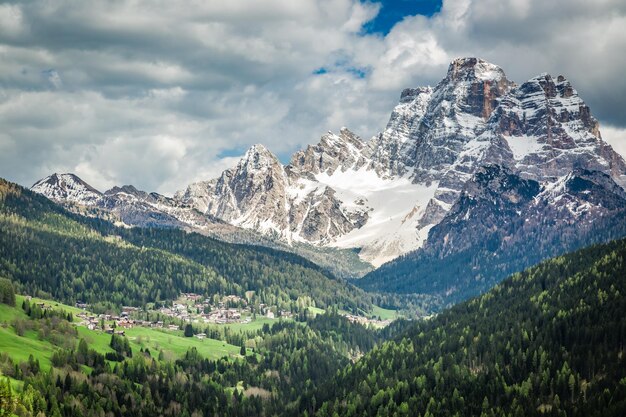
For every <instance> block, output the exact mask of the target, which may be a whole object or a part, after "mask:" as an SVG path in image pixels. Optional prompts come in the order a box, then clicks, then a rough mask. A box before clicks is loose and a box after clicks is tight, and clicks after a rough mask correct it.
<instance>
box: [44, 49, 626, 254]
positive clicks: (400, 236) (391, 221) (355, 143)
mask: <svg viewBox="0 0 626 417" xmlns="http://www.w3.org/2000/svg"><path fill="white" fill-rule="evenodd" d="M486 166H500V167H503V169H506V170H508V171H507V172H510V173H511V175H514V176H516V177H519V179H520V181H534V182H535V183H536V184H537V186H538V187H539V189H541V190H544V191H543V192H544V193H545V192H548V191H547V190H552V191H551V192H555V191H554V190H557V188H558V187H557V185H555V184H560V182H562V181H564V178H566V177H567V176H568V175H570V174H571V173H572V172H575V171H576V172H579V171H580V172H582V171H581V170H585V171H589V172H597V173H601V174H604V175H605V176H606V178H608V180H607V181H609V182H613V183H614V184H618V185H619V186H621V187H624V186H625V185H626V163H625V162H624V160H623V159H622V158H621V157H620V156H619V155H618V154H617V153H616V152H614V151H613V149H612V148H611V147H610V146H609V145H608V144H607V143H605V142H604V141H603V140H602V138H601V135H600V131H599V126H598V122H597V121H596V120H595V119H594V118H593V117H592V116H591V112H590V110H589V108H588V107H587V106H586V105H585V103H584V102H583V100H582V99H581V98H580V97H579V95H578V94H577V92H576V90H574V88H573V87H572V86H571V84H570V83H569V82H568V81H567V80H566V79H565V78H564V77H562V76H558V77H556V78H553V77H552V76H550V75H548V74H542V75H540V76H537V77H535V78H533V79H531V80H529V81H527V82H525V83H523V84H521V85H519V86H518V85H516V84H515V83H514V82H512V81H510V80H509V79H508V78H507V77H506V75H505V73H504V71H503V70H502V69H501V68H500V67H498V66H496V65H494V64H491V63H488V62H485V61H483V60H480V59H477V58H460V59H457V60H454V61H453V62H452V63H451V64H450V66H449V69H448V72H447V74H446V76H445V78H444V79H443V80H442V81H441V82H440V83H439V84H437V85H436V86H435V87H418V88H410V89H406V90H404V91H403V92H402V94H401V96H400V103H399V104H398V105H397V106H396V107H395V108H394V109H393V111H392V114H391V118H390V120H389V122H388V124H387V127H386V128H385V129H384V131H383V132H382V133H380V134H378V135H376V136H374V137H373V138H372V139H370V140H367V141H366V140H363V139H361V138H359V137H358V136H357V135H355V134H354V133H352V132H351V131H349V130H348V129H346V128H343V129H341V131H340V132H339V134H334V133H331V132H329V133H327V134H326V135H324V136H322V138H321V139H320V141H319V143H318V144H316V145H312V146H308V147H307V148H306V149H305V150H303V151H299V152H296V153H295V154H294V155H293V157H292V158H291V160H290V162H289V163H288V164H286V165H283V164H282V163H281V162H280V161H279V160H278V159H277V158H276V157H275V156H274V155H273V154H272V153H271V152H270V151H269V150H268V149H266V148H265V147H264V146H262V145H255V146H253V147H252V148H250V149H249V150H248V151H247V152H246V154H245V155H244V157H243V158H242V159H241V161H239V163H238V164H237V165H236V166H235V167H233V168H231V169H228V170H226V171H224V172H223V173H222V174H221V175H220V177H219V178H216V179H210V180H207V181H202V182H198V183H194V184H191V185H189V186H188V187H187V188H186V189H185V190H182V191H180V192H178V193H176V195H175V196H174V197H173V198H167V197H164V196H159V195H156V194H147V193H142V194H141V195H138V193H136V192H135V191H136V190H134V191H133V190H129V189H124V188H122V189H113V190H111V191H110V192H107V193H104V194H102V195H100V194H98V193H97V191H96V192H95V193H94V191H95V190H91V191H92V194H89V196H88V194H87V193H86V192H83V191H80V192H79V191H74V188H72V187H70V189H71V190H70V191H63V190H65V189H67V187H65V188H62V187H60V189H59V190H57V189H56V187H55V186H53V185H51V186H46V187H42V186H41V185H39V184H40V183H41V181H40V182H39V183H37V184H36V185H35V186H34V187H33V189H34V190H35V191H38V192H41V193H42V194H44V195H47V196H49V197H51V198H54V199H56V200H57V201H58V200H65V201H68V202H73V203H80V202H81V201H82V202H83V203H84V204H85V205H94V204H95V205H100V206H103V207H105V208H109V207H113V208H115V207H119V204H121V203H120V202H122V201H123V202H124V204H122V205H123V206H124V207H128V206H129V202H135V201H136V204H135V206H132V207H134V208H133V213H137V212H138V211H140V208H139V206H141V205H147V206H148V210H157V211H158V212H159V213H163V215H165V216H167V217H165V218H166V219H168V220H167V221H166V223H167V222H169V219H172V221H173V222H180V223H183V224H185V225H186V226H188V227H206V224H204V225H203V222H209V223H211V222H214V221H216V220H221V221H223V222H226V223H228V224H230V225H233V226H237V227H240V228H243V229H248V230H253V231H257V232H259V233H261V234H263V235H265V236H269V237H271V238H273V239H278V240H280V241H283V242H286V243H287V244H294V243H308V244H312V245H317V246H322V247H337V248H359V249H360V252H359V256H360V257H361V258H362V259H364V260H366V261H368V262H370V263H372V264H373V265H375V266H378V265H380V264H382V263H384V262H387V261H390V260H392V259H394V258H396V257H398V256H399V255H402V254H405V253H408V252H411V251H413V250H416V249H418V248H420V247H422V246H424V245H426V246H429V245H431V240H432V239H435V238H437V239H438V238H442V239H443V238H445V236H439V235H437V233H431V234H430V235H429V233H430V232H431V230H434V229H433V228H435V227H437V225H439V224H442V222H444V221H447V220H446V219H448V220H449V219H450V216H452V211H451V210H453V208H454V209H455V210H456V209H457V208H458V207H457V205H458V203H459V201H460V199H461V197H462V196H463V195H465V194H464V193H466V192H467V186H469V185H471V183H472V181H474V180H475V176H476V175H477V174H478V173H480V172H482V171H481V170H482V169H483V168H484V167H486ZM42 181H44V182H46V183H48V180H47V179H46V180H42ZM75 182H76V181H75ZM50 184H55V183H54V181H53V182H52V183H50ZM83 184H84V183H83ZM605 186H607V187H609V185H607V184H605ZM616 186H617V185H616ZM89 188H90V187H89ZM609 188H610V187H609ZM618 188H619V187H618ZM81 190H82V189H81ZM81 193H82V194H81ZM538 193H539V191H538ZM83 195H84V200H83ZM537 195H539V194H537ZM542 195H543V194H542ZM129 196H132V198H131V197H129ZM113 197H115V198H114V199H113V201H110V200H111V199H112V198H113ZM518 197H519V196H518ZM133 198H134V199H135V200H132V199H133ZM512 198H517V197H512ZM534 198H538V197H535V196H534V197H533V199H534ZM103 199H104V200H107V201H108V202H107V203H106V204H104V203H97V202H99V201H102V200H103ZM129 199H130V200H129ZM131 200H132V201H131ZM565 200H566V199H565V198H561V199H557V198H553V199H552V200H550V204H553V205H557V206H558V205H560V204H565V202H564V201H565ZM577 201H578V200H577ZM587 203H588V204H590V205H592V206H593V205H597V204H600V203H598V202H593V201H589V202H587ZM576 204H578V203H576ZM513 206H514V205H512V206H510V207H508V208H511V210H513V209H512V207H513ZM529 207H530V206H529ZM529 210H531V211H532V209H529ZM118 211H120V212H121V211H123V210H122V209H119V208H118ZM519 211H520V210H513V211H510V212H511V213H518V212H519ZM589 212H590V213H596V212H597V213H600V211H596V210H590V211H589ZM517 215H519V214H517ZM528 215H529V216H530V212H528ZM553 215H555V216H556V215H558V213H557V212H554V213H553ZM598 215H600V214H598ZM127 217H129V216H127ZM203 219H204V220H203ZM206 219H209V220H206ZM164 221H165V220H164ZM440 229H441V228H439V229H437V230H440ZM436 236H439V237H436Z"/></svg>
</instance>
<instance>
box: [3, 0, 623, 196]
mask: <svg viewBox="0 0 626 417" xmlns="http://www.w3.org/2000/svg"><path fill="white" fill-rule="evenodd" d="M625 27H626V2H624V1H623V0H594V1H589V0H550V1H546V0H480V1H479V0H474V1H472V0H444V1H443V3H442V2H440V1H437V0H396V1H382V2H380V1H379V2H377V1H367V2H362V1H359V0H318V1H314V0H298V1H293V0H263V1H260V0H229V1H223V0H197V1H185V2H183V1H178V0H162V1H158V0H156V1H155V0H150V1H142V0H115V1H102V2H87V1H82V0H75V1H64V0H41V1H38V0H33V1H29V2H15V3H11V2H1V3H0V176H1V177H4V178H7V179H10V180H12V181H16V182H18V183H20V184H23V185H26V186H30V185H31V184H32V183H33V182H35V181H36V180H37V179H39V178H41V177H44V176H46V175H48V174H50V173H52V172H74V173H76V174H78V175H79V176H81V177H82V178H83V179H85V180H86V181H87V182H89V183H90V184H92V185H94V186H95V187H97V188H99V189H101V190H104V189H107V188H108V187H110V186H112V185H121V184H129V183H132V184H134V185H136V186H137V187H139V188H142V189H145V190H148V191H159V192H162V193H166V194H171V193H173V192H174V191H176V190H177V189H180V188H183V187H184V186H185V185H186V184H188V183H190V182H192V181H196V180H201V179H208V178H211V177H214V176H216V175H218V174H219V173H220V172H221V171H222V170H223V169H224V168H226V167H229V166H231V165H233V164H234V163H235V161H236V160H237V159H238V157H239V156H241V155H242V154H243V153H244V152H245V150H246V149H247V148H248V147H249V146H250V145H252V144H254V143H263V144H265V145H266V146H267V147H268V148H269V149H270V150H272V151H273V152H274V153H276V154H277V155H278V156H279V157H280V158H281V159H282V160H287V159H288V158H289V155H290V154H291V153H292V152H294V151H295V150H297V149H300V148H302V147H303V146H305V145H306V144H310V143H315V142H317V140H318V139H319V137H320V136H321V135H322V134H323V133H324V132H326V131H327V130H335V131H336V130H338V129H339V128H340V127H341V126H347V127H349V128H350V129H352V130H354V131H355V132H357V133H358V134H360V135H361V136H363V137H365V138H369V137H371V136H372V135H373V134H375V133H377V132H378V131H380V130H381V129H383V128H384V126H385V124H386V121H387V118H388V117H389V113H390V111H391V109H392V107H393V105H394V104H395V103H396V101H397V100H398V97H399V94H400V91H401V90H402V89H403V88H405V87H412V86H418V85H425V84H431V85H432V84H436V83H437V81H439V80H440V79H441V78H443V76H444V75H445V72H446V69H447V65H448V63H449V62H450V60H452V59H453V58H455V57H459V56H479V57H482V58H484V59H487V60H489V61H491V62H494V63H497V64H499V65H500V66H501V67H502V68H503V69H504V70H505V72H506V73H507V75H508V76H509V78H511V79H513V80H515V81H517V82H523V81H525V80H527V79H529V78H531V77H532V76H534V75H537V74H539V73H542V72H550V73H552V74H554V75H558V74H564V75H565V76H566V77H567V78H569V79H570V80H571V81H572V83H573V85H574V87H575V88H576V89H577V90H578V92H579V93H580V94H581V96H582V97H583V99H585V100H586V101H587V103H588V104H589V106H590V107H591V109H592V113H593V114H594V115H595V116H596V117H597V118H598V119H599V120H600V123H601V126H602V127H601V130H602V133H603V136H604V137H605V139H607V140H609V141H610V142H611V143H612V144H613V145H614V146H615V148H616V149H618V150H619V151H620V152H622V154H626V71H625V70H626V53H624V52H626V31H624V28H625Z"/></svg>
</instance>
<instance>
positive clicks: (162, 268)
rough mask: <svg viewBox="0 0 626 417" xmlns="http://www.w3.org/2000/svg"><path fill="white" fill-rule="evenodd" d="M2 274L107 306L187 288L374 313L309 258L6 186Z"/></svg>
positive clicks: (283, 304) (26, 289) (0, 211)
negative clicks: (140, 223)
mask: <svg viewBox="0 0 626 417" xmlns="http://www.w3.org/2000/svg"><path fill="white" fill-rule="evenodd" d="M0 225H1V227H0V275H2V276H5V277H7V278H10V279H11V280H12V281H13V282H14V283H16V284H17V285H19V287H18V291H19V292H22V293H27V294H37V293H41V295H43V296H46V297H48V298H55V299H57V300H61V301H65V302H68V303H74V302H76V301H83V302H87V303H90V304H98V303H100V304H107V305H108V306H112V305H113V306H121V305H137V306H142V305H144V304H145V303H148V302H152V301H156V300H171V299H175V298H176V297H178V295H179V294H180V293H181V292H195V293H199V294H207V295H208V294H216V293H219V294H223V295H225V294H237V295H240V296H245V293H246V291H255V293H256V295H257V297H258V299H259V302H261V303H266V304H272V305H277V306H278V307H279V308H284V309H287V310H288V309H298V308H302V307H306V306H308V305H314V306H317V307H321V308H325V307H327V306H331V305H336V306H338V307H339V308H343V309H346V310H349V311H355V312H356V311H358V310H367V311H369V310H370V309H371V306H372V304H371V297H370V296H368V295H367V294H366V293H365V292H363V291H362V290H359V289H357V288H356V287H354V286H352V285H350V284H347V283H344V282H342V281H340V280H337V279H335V278H334V276H332V275H331V274H330V273H327V272H326V271H324V270H322V269H321V268H319V267H318V266H316V265H315V264H313V263H311V262H310V261H307V260H305V259H304V258H301V257H299V256H296V255H293V254H289V253H284V252H280V251H277V250H272V249H265V248H256V247H249V246H241V245H234V244H228V243H224V242H219V241H216V240H214V239H211V238H208V237H205V236H201V235H198V234H195V233H186V232H183V231H180V230H166V229H149V230H144V229H141V228H128V229H124V228H118V227H115V226H113V225H112V224H111V223H109V222H106V221H103V220H100V219H94V218H87V217H83V216H79V215H76V214H72V213H69V212H67V211H66V210H65V209H63V208H61V207H60V206H58V205H56V204H54V203H53V202H51V201H50V200H48V199H46V198H44V197H42V196H40V195H37V194H35V193H33V192H31V191H29V190H27V189H24V188H22V187H20V186H18V185H15V184H12V183H9V182H6V181H4V180H0Z"/></svg>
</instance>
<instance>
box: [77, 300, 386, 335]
mask: <svg viewBox="0 0 626 417" xmlns="http://www.w3.org/2000/svg"><path fill="white" fill-rule="evenodd" d="M75 306H76V307H77V308H80V309H82V310H83V311H82V312H81V313H79V314H77V317H78V318H79V319H81V321H80V322H79V325H81V326H85V327H87V328H88V329H89V330H102V331H104V332H105V333H108V334H117V335H121V336H124V335H125V331H124V330H125V329H129V328H133V327H149V328H156V329H164V330H171V331H176V330H180V329H181V325H182V323H193V324H207V325H208V324H215V325H221V324H236V323H250V322H252V321H253V320H255V319H256V318H266V319H281V318H282V319H293V318H294V314H293V313H292V312H291V311H285V310H278V311H277V309H276V308H275V307H273V306H267V305H265V304H258V305H257V306H256V307H255V308H254V309H253V308H252V307H251V306H250V305H249V303H248V301H247V300H246V299H245V298H243V297H240V296H238V295H226V296H223V297H221V298H219V297H213V298H205V297H203V296H202V295H199V294H194V293H181V294H180V296H179V298H178V299H177V300H174V301H173V302H172V303H171V305H169V306H162V307H160V308H158V309H156V310H151V311H148V312H146V311H143V310H142V309H141V308H139V307H131V306H124V307H122V310H121V313H120V314H119V315H115V314H105V313H102V314H93V313H89V312H88V311H87V310H88V309H89V307H90V306H89V304H86V303H82V302H77V303H76V304H75ZM146 313H149V314H146ZM154 313H156V315H155V314H154ZM340 314H342V315H343V316H344V317H346V318H347V319H348V320H349V321H350V322H353V323H360V324H362V325H364V326H369V325H373V326H375V327H385V326H387V325H389V324H390V323H391V320H377V319H373V318H368V317H363V316H357V315H353V314H348V313H340ZM148 316H150V317H156V318H157V319H156V320H148V319H146V318H147V317H148ZM142 317H143V318H142ZM203 335H204V334H203V333H200V334H197V335H196V336H197V337H199V338H203Z"/></svg>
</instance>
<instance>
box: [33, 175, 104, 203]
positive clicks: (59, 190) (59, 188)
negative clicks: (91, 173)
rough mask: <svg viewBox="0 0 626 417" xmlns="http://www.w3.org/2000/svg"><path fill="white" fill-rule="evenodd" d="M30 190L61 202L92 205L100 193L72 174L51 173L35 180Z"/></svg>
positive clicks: (97, 199)
mask: <svg viewBox="0 0 626 417" xmlns="http://www.w3.org/2000/svg"><path fill="white" fill-rule="evenodd" d="M31 190H32V191H34V192H36V193H39V194H43V195H45V196H46V197H48V198H50V199H52V200H56V201H62V202H69V203H77V204H82V205H85V206H94V205H96V204H97V203H98V201H100V199H101V198H102V193H101V192H100V191H98V190H96V189H95V188H93V187H92V186H91V185H89V184H87V183H86V182H85V181H83V180H81V179H80V178H78V177H77V176H76V175H74V174H52V175H50V176H48V177H46V178H43V179H41V180H39V181H37V182H36V183H35V184H33V186H32V187H31Z"/></svg>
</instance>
